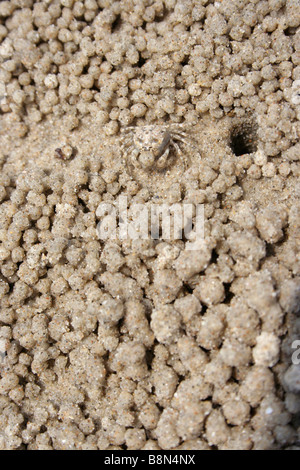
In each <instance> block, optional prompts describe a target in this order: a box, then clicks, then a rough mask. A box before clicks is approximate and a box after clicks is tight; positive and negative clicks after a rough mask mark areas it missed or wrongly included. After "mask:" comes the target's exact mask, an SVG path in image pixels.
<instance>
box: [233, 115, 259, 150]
mask: <svg viewBox="0 0 300 470" xmlns="http://www.w3.org/2000/svg"><path fill="white" fill-rule="evenodd" d="M229 145H230V148H231V150H232V151H233V153H234V155H236V156H237V157H240V156H241V155H245V154H246V153H253V152H256V150H257V126H256V125H255V124H253V123H249V122H242V123H240V124H235V125H234V126H233V127H232V129H231V133H230V142H229Z"/></svg>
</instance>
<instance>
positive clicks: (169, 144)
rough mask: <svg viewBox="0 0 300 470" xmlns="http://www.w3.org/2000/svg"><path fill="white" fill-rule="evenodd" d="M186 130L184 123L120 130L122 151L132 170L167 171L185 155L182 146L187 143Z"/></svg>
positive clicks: (131, 127)
mask: <svg viewBox="0 0 300 470" xmlns="http://www.w3.org/2000/svg"><path fill="white" fill-rule="evenodd" d="M184 129H185V127H184V125H183V124H162V125H148V126H142V127H133V126H130V127H126V128H124V129H122V131H121V133H122V136H121V143H122V145H121V150H122V151H123V152H124V154H125V158H126V161H127V163H128V164H129V166H130V167H131V169H132V168H134V169H137V168H142V169H144V170H149V169H153V168H155V169H157V170H164V169H166V168H169V167H170V166H171V165H172V164H173V163H174V161H175V160H176V158H177V156H178V155H181V156H182V155H183V152H182V150H181V148H180V145H181V144H187V142H188V138H187V133H186V132H185V130H184Z"/></svg>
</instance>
